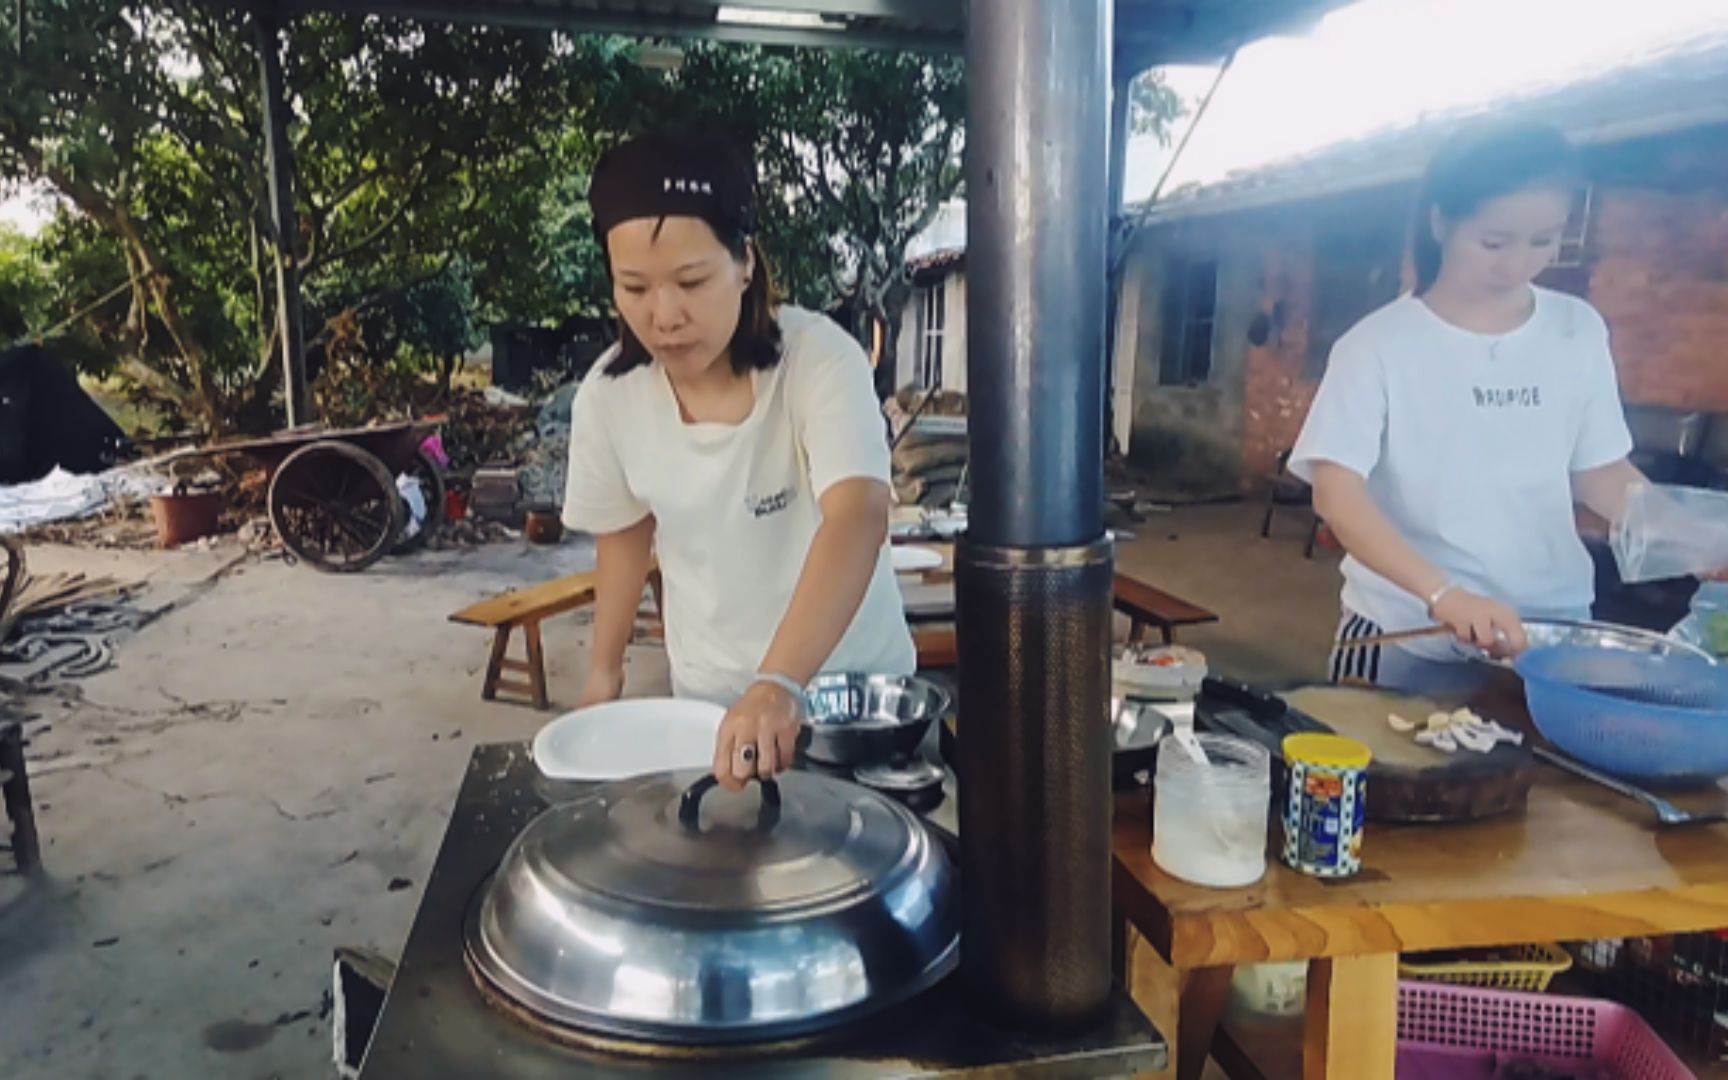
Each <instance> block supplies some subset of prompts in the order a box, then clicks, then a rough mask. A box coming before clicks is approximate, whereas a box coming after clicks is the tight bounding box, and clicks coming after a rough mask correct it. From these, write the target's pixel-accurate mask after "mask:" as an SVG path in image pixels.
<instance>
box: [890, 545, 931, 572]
mask: <svg viewBox="0 0 1728 1080" xmlns="http://www.w3.org/2000/svg"><path fill="white" fill-rule="evenodd" d="M890 551H891V553H892V556H893V559H894V572H895V573H896V574H915V573H919V572H921V571H924V570H934V569H936V568H937V567H939V566H941V565H942V553H941V552H940V551H937V550H936V549H935V548H927V547H918V546H917V545H914V544H896V545H895V546H894V547H893V548H891V549H890Z"/></svg>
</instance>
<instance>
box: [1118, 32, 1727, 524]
mask: <svg viewBox="0 0 1728 1080" xmlns="http://www.w3.org/2000/svg"><path fill="white" fill-rule="evenodd" d="M1492 111H1493V113H1494V114H1496V115H1502V116H1524V117H1532V118H1540V119H1545V120H1549V121H1551V122H1554V123H1556V124H1559V125H1560V126H1561V127H1562V128H1563V129H1565V130H1566V131H1568V132H1569V133H1570V134H1571V135H1572V136H1573V137H1574V138H1575V139H1576V140H1577V141H1578V142H1579V144H1580V145H1581V146H1582V147H1583V148H1584V152H1585V157H1586V164H1587V167H1588V170H1589V174H1590V181H1591V183H1590V186H1589V188H1588V190H1587V191H1585V192H1583V193H1581V194H1580V197H1579V199H1578V202H1577V204H1576V205H1575V207H1574V213H1573V219H1572V222H1571V224H1570V226H1569V227H1568V230H1567V236H1566V237H1565V240H1564V242H1563V244H1562V246H1561V250H1560V252H1559V255H1558V257H1557V260H1556V265H1555V266H1554V267H1553V268H1551V269H1550V270H1549V271H1548V272H1547V274H1546V275H1545V276H1544V278H1543V280H1542V283H1543V284H1546V285H1549V286H1551V287H1554V288H1559V289H1564V290H1566V291H1569V292H1573V293H1576V294H1577V295H1580V296H1584V297H1586V298H1588V299H1589V300H1590V301H1591V303H1593V304H1595V305H1596V307H1597V308H1598V309H1599V310H1601V312H1602V314H1603V315H1604V316H1605V317H1606V318H1607V320H1608V324H1609V327H1610V329H1611V331H1612V334H1613V342H1614V350H1615V356H1616V360H1617V362H1618V365H1619V369H1620V384H1621V392H1622V394H1623V396H1624V398H1625V400H1626V402H1627V405H1628V413H1629V415H1630V417H1631V419H1632V422H1633V429H1634V433H1635V435H1636V436H1637V437H1638V438H1639V441H1640V444H1641V446H1644V447H1647V448H1651V449H1667V450H1672V449H1675V447H1676V445H1678V444H1679V443H1680V442H1681V441H1682V440H1688V441H1689V445H1688V446H1687V449H1688V450H1689V451H1692V452H1697V453H1701V454H1704V455H1706V456H1709V457H1711V458H1712V459H1713V460H1715V461H1717V462H1718V463H1722V462H1723V461H1724V459H1728V419H1725V420H1721V421H1712V418H1711V416H1712V414H1718V413H1724V414H1728V39H1724V38H1716V39H1713V40H1708V41H1695V42H1691V43H1688V44H1687V45H1686V46H1683V47H1679V48H1676V49H1673V50H1670V51H1669V52H1667V53H1665V54H1663V55H1660V56H1655V57H1651V58H1648V59H1647V60H1645V61H1643V62H1641V63H1639V64H1637V65H1635V66H1630V67H1627V68H1623V69H1619V70H1616V71H1614V72H1611V73H1608V74H1605V75H1602V76H1600V77H1598V78H1595V79H1592V80H1588V81H1585V82H1580V83H1574V84H1570V85H1567V86H1564V87H1558V88H1552V89H1549V90H1546V91H1544V92H1541V93H1538V94H1533V95H1529V96H1526V97H1523V98H1521V99H1518V100H1514V101H1506V102H1501V103H1498V104H1497V105H1496V106H1495V107H1494V108H1493V110H1492ZM1476 115H1485V113H1478V114H1476ZM1473 118H1474V117H1463V116H1454V117H1449V118H1447V119H1446V120H1444V121H1434V122H1425V123H1422V124H1419V125H1415V126H1412V127H1409V128H1405V129H1401V130H1398V131H1395V132H1391V133H1388V134H1386V135H1383V136H1380V137H1376V138H1370V139H1365V140H1362V141H1359V142H1356V143H1351V144H1347V145H1344V146H1340V147H1335V148H1330V149H1328V150H1325V151H1322V152H1320V153H1318V154H1315V155H1313V156H1311V157H1309V158H1305V159H1302V160H1300V161H1296V162H1292V163H1290V164H1287V165H1283V166H1275V167H1271V168H1268V169H1266V170H1262V171H1260V172H1257V173H1254V174H1250V175H1247V176H1244V177H1241V178H1239V179H1234V180H1231V181H1228V182H1225V183H1223V184H1220V185H1215V186H1212V187H1207V188H1202V189H1199V190H1196V191H1192V192H1188V193H1179V194H1178V195H1177V196H1175V197H1173V198H1171V199H1170V200H1169V201H1167V202H1166V203H1165V204H1163V205H1161V206H1159V207H1157V208H1155V209H1153V210H1152V211H1151V212H1150V213H1149V214H1148V216H1147V226H1146V227H1145V228H1143V229H1142V230H1141V231H1140V232H1139V233H1138V234H1137V235H1136V237H1135V240H1134V247H1133V249H1132V252H1131V254H1130V257H1129V260H1128V266H1127V272H1126V278H1125V281H1124V284H1123V292H1122V314H1123V318H1122V321H1121V323H1120V325H1119V329H1118V337H1117V341H1118V358H1119V359H1118V364H1117V379H1118V389H1119V390H1120V389H1121V388H1122V382H1123V380H1127V381H1129V383H1130V384H1131V386H1132V409H1131V418H1130V417H1124V418H1122V423H1121V426H1119V428H1118V438H1119V439H1120V438H1121V437H1122V436H1123V435H1124V434H1126V435H1127V450H1128V453H1129V456H1130V457H1131V458H1133V459H1135V460H1136V461H1137V462H1138V463H1140V464H1141V465H1142V466H1144V467H1146V468H1149V469H1151V470H1152V471H1153V472H1154V473H1155V475H1156V476H1157V477H1158V479H1159V480H1160V481H1161V485H1160V486H1162V487H1165V488H1169V489H1173V490H1179V491H1184V492H1187V493H1190V494H1192V495H1195V496H1218V495H1228V494H1237V493H1243V492H1252V491H1254V490H1256V489H1258V488H1261V487H1263V486H1264V485H1265V483H1266V482H1267V480H1268V478H1269V477H1270V476H1271V474H1272V471H1273V468H1274V462H1275V459H1276V456H1277V454H1278V453H1279V451H1281V450H1283V449H1286V448H1288V447H1289V446H1290V445H1291V444H1292V443H1293V442H1294V441H1295V439H1296V434H1297V432H1298V431H1299V430H1300V428H1301V426H1302V421H1303V419H1304V417H1305V416H1306V413H1307V409H1308V405H1309V402H1310V401H1311V400H1312V399H1313V395H1314V391H1315V389H1316V387H1317V386H1318V385H1319V380H1320V377H1321V376H1322V375H1323V374H1324V373H1325V370H1326V360H1327V355H1328V353H1329V351H1330V349H1331V346H1332V343H1333V342H1334V341H1336V340H1337V338H1338V336H1339V335H1340V334H1342V333H1343V332H1344V331H1345V330H1346V329H1348V328H1349V327H1350V326H1351V325H1352V324H1353V323H1354V322H1355V321H1356V320H1357V319H1359V318H1361V317H1362V316H1363V315H1365V314H1367V313H1368V312H1369V311H1371V310H1373V309H1374V308H1376V307H1378V306H1379V305H1381V304H1383V303H1385V302H1387V301H1388V300H1391V299H1392V298H1393V297H1395V296H1396V295H1397V294H1398V293H1399V291H1400V290H1402V289H1404V288H1406V287H1407V283H1408V281H1409V269H1408V260H1407V257H1406V253H1405V252H1406V241H1407V237H1408V224H1409V216H1410V208H1411V205H1412V203H1413V201H1414V197H1415V187H1416V181H1417V178H1418V177H1419V175H1420V173H1421V170H1422V168H1423V165H1424V164H1425V162H1426V160H1427V158H1428V156H1429V155H1430V153H1431V152H1432V150H1433V148H1434V147H1435V145H1437V144H1438V143H1439V142H1440V141H1441V140H1442V139H1444V138H1445V137H1446V136H1447V135H1448V134H1450V133H1451V132H1452V131H1453V130H1454V129H1455V128H1456V127H1457V126H1458V125H1459V124H1460V123H1464V122H1467V121H1468V120H1469V119H1473ZM1693 413H1699V414H1704V415H1702V416H1700V417H1698V418H1696V419H1693V420H1688V419H1687V416H1688V414H1693Z"/></svg>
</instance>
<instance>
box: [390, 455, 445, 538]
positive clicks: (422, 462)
mask: <svg viewBox="0 0 1728 1080" xmlns="http://www.w3.org/2000/svg"><path fill="white" fill-rule="evenodd" d="M402 472H403V475H405V476H408V477H411V478H412V479H414V480H416V481H418V482H419V484H420V497H421V498H422V499H424V500H426V520H425V521H422V522H421V523H420V531H419V532H417V533H415V534H414V535H413V536H403V538H402V541H401V542H400V543H398V544H397V545H396V549H395V550H394V551H393V552H391V554H393V555H408V554H411V553H412V552H416V551H419V550H420V549H421V548H423V547H425V546H426V541H427V540H429V539H431V538H432V531H433V530H434V529H436V528H438V526H440V525H442V524H444V470H443V469H440V468H439V467H438V463H437V462H436V461H433V460H432V458H431V457H430V456H429V455H428V454H427V453H426V451H424V450H421V451H418V452H416V453H415V455H414V460H413V461H411V462H409V463H408V467H407V468H406V469H404V470H403V471H402ZM404 510H406V508H404ZM402 528H403V529H404V530H406V529H407V528H408V521H407V516H406V513H404V516H403V521H402Z"/></svg>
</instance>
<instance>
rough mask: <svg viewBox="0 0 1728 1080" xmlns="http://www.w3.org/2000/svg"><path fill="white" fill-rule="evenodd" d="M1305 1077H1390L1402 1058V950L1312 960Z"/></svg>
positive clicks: (1369, 1079)
mask: <svg viewBox="0 0 1728 1080" xmlns="http://www.w3.org/2000/svg"><path fill="white" fill-rule="evenodd" d="M1306 1023H1307V1034H1306V1036H1305V1037H1304V1039H1303V1046H1302V1076H1303V1080H1384V1078H1385V1077H1389V1076H1391V1075H1392V1073H1393V1070H1394V1067H1395V1065H1396V1062H1397V1060H1398V955H1397V954H1396V953H1384V954H1381V955H1378V956H1354V957H1340V958H1338V959H1335V960H1316V961H1314V962H1313V963H1311V964H1309V965H1308V1010H1307V1021H1306Z"/></svg>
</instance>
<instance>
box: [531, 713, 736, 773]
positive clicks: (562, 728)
mask: <svg viewBox="0 0 1728 1080" xmlns="http://www.w3.org/2000/svg"><path fill="white" fill-rule="evenodd" d="M725 716H726V710H725V709H722V708H721V707H720V706H718V705H713V704H710V703H708V702H706V701H688V700H681V699H677V698H638V699H636V700H633V701H613V702H609V703H607V704H605V705H595V706H593V707H591V708H587V709H578V710H576V711H575V712H572V713H566V714H564V715H563V716H560V717H559V718H558V719H556V720H554V721H552V722H551V723H550V724H547V725H546V726H545V727H543V728H541V729H540V733H539V734H538V735H535V736H534V764H536V765H538V766H539V767H540V771H541V772H542V773H544V774H545V775H546V776H547V778H548V779H552V780H622V779H624V778H626V777H630V776H640V775H642V774H643V773H652V772H666V771H669V770H675V769H701V768H706V767H708V766H710V765H712V764H713V763H714V734H715V732H717V731H719V730H720V721H721V720H722V719H724V718H725Z"/></svg>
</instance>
